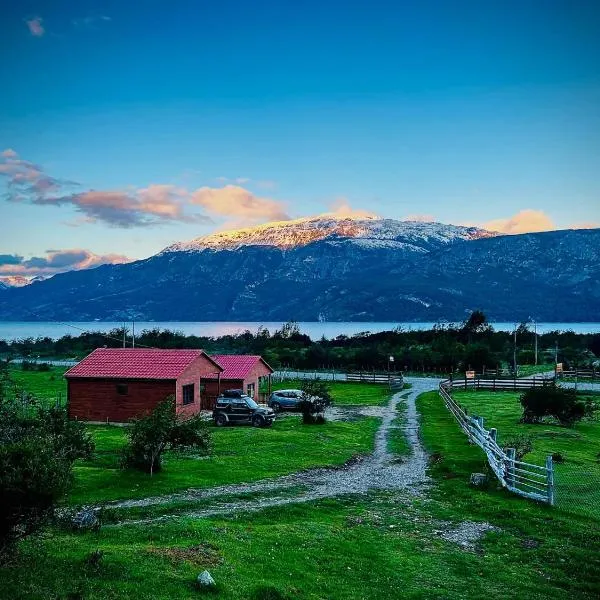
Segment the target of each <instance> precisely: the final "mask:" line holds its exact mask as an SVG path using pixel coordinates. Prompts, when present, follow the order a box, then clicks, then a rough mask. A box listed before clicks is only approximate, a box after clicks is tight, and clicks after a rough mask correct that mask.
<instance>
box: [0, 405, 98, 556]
mask: <svg viewBox="0 0 600 600" xmlns="http://www.w3.org/2000/svg"><path fill="white" fill-rule="evenodd" d="M93 450H94V445H93V442H92V440H91V438H90V436H89V434H88V433H87V432H86V430H85V426H84V425H83V424H82V423H77V422H75V421H69V419H68V417H67V413H66V411H65V410H64V409H62V408H52V409H46V408H44V407H43V406H41V405H40V404H39V403H38V402H37V401H36V400H31V401H29V402H27V404H26V405H25V404H23V403H21V402H19V401H17V400H14V399H5V400H0V505H2V510H1V511H0V553H5V552H7V551H8V549H9V548H11V547H12V545H13V543H14V542H15V541H16V540H18V539H19V538H22V537H25V536H27V535H30V534H31V533H33V532H35V531H36V530H38V529H39V528H41V527H42V526H43V525H44V524H45V523H46V521H47V520H48V519H49V518H50V517H51V516H52V514H53V511H54V506H55V504H56V502H57V501H58V500H59V499H60V498H61V497H62V496H63V495H64V494H65V493H66V491H67V490H68V488H69V485H70V483H71V479H72V466H73V463H74V461H75V460H76V459H77V458H88V457H89V456H90V455H91V453H92V452H93Z"/></svg>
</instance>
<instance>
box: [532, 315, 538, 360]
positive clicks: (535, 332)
mask: <svg viewBox="0 0 600 600" xmlns="http://www.w3.org/2000/svg"><path fill="white" fill-rule="evenodd" d="M533 335H534V336H535V364H536V366H537V364H538V359H537V354H538V345H537V344H538V342H537V323H536V322H535V321H534V322H533Z"/></svg>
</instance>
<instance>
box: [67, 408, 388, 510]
mask: <svg viewBox="0 0 600 600" xmlns="http://www.w3.org/2000/svg"><path fill="white" fill-rule="evenodd" d="M379 423H380V419H376V418H362V419H359V420H357V421H354V422H352V423H347V422H328V423H326V424H325V425H302V424H301V422H300V419H299V418H294V417H290V418H285V419H279V420H276V421H275V423H274V425H273V427H270V428H265V429H257V428H254V427H245V426H239V427H225V428H222V429H221V428H216V427H214V428H212V431H213V441H214V451H213V453H212V455H211V456H208V457H201V456H182V455H179V454H167V455H166V457H165V461H164V469H163V470H162V471H161V472H160V473H157V474H155V475H153V476H152V477H150V476H148V475H146V474H145V473H141V472H138V471H135V470H123V469H121V468H120V465H119V457H120V450H121V449H122V447H123V445H124V444H125V441H126V432H125V430H124V428H122V427H114V426H92V425H90V426H89V428H90V431H91V432H92V434H93V437H94V440H95V442H96V455H95V457H94V459H93V460H91V461H81V462H79V463H78V464H77V465H76V467H75V481H74V485H73V490H72V493H71V495H70V497H69V502H70V503H71V504H87V503H99V502H104V501H108V500H117V499H123V498H139V497H144V496H151V495H159V494H166V493H171V492H175V491H178V490H185V489H188V488H204V487H210V486H216V485H223V484H232V483H241V482H249V481H256V480H258V479H263V478H266V477H276V476H278V475H284V474H287V473H292V472H296V471H299V470H301V469H307V468H310V467H321V466H328V465H340V464H343V463H344V462H346V461H347V460H349V459H350V458H352V457H353V456H356V455H358V454H366V453H368V452H370V451H371V450H372V448H373V443H374V436H375V431H376V429H377V427H378V425H379Z"/></svg>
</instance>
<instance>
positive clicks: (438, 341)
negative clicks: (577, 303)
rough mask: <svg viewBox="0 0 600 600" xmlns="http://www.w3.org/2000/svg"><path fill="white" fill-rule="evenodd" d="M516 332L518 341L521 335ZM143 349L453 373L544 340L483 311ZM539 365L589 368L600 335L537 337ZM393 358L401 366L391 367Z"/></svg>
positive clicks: (89, 343)
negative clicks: (417, 326)
mask: <svg viewBox="0 0 600 600" xmlns="http://www.w3.org/2000/svg"><path fill="white" fill-rule="evenodd" d="M515 333H516V335H515ZM124 338H125V340H126V342H125V343H126V345H127V346H129V347H130V346H131V343H132V340H131V335H130V332H128V331H124V330H123V329H122V328H120V329H114V330H112V331H109V332H106V333H98V332H86V333H82V334H81V335H78V336H71V335H66V336H63V337H61V338H60V339H57V340H53V339H51V338H48V337H38V338H27V339H21V340H15V341H2V340H0V354H2V355H3V356H4V357H23V358H30V359H36V360H43V359H44V358H48V359H49V358H72V359H73V358H74V359H80V358H83V357H84V356H85V355H87V354H88V353H89V352H91V351H92V350H94V349H95V348H99V347H103V346H105V347H109V348H117V347H120V346H122V345H123V339H124ZM135 341H136V346H137V347H153V348H202V349H204V350H205V351H207V352H208V353H210V354H260V355H262V356H263V357H264V358H265V360H266V361H267V362H268V363H269V364H270V365H271V366H272V367H273V368H276V369H277V368H282V367H290V368H299V369H321V368H328V369H337V370H373V369H375V370H383V371H384V370H387V369H388V368H392V369H393V370H402V371H425V372H438V373H450V372H456V371H463V370H470V369H473V370H476V371H481V370H482V369H483V368H484V367H485V368H487V369H494V368H496V367H498V366H502V367H509V368H510V367H512V365H513V363H514V361H515V358H516V362H517V364H518V365H532V364H534V362H535V341H536V335H535V333H534V331H533V330H532V327H531V325H528V324H526V323H522V324H521V325H519V326H518V327H517V328H516V331H515V332H507V331H496V330H494V328H493V327H492V326H491V325H490V324H489V323H488V321H487V318H486V316H485V315H484V314H483V313H481V312H480V311H475V312H473V313H472V314H471V315H470V317H469V318H468V319H466V320H465V321H464V322H463V323H460V324H439V325H436V326H434V327H433V328H432V329H429V330H422V331H419V330H406V329H402V328H401V327H398V328H396V329H393V330H390V331H383V332H379V333H369V332H365V333H359V334H356V335H352V336H347V335H339V336H337V337H335V338H332V339H327V338H325V337H323V338H321V339H320V340H311V339H310V337H309V336H308V335H306V334H303V333H302V332H301V331H300V329H299V327H298V325H297V323H294V322H290V323H286V324H285V325H283V326H282V327H281V329H279V330H277V331H275V332H274V333H272V334H271V333H270V332H269V331H268V330H267V329H266V328H259V329H258V331H256V332H251V331H245V332H243V333H239V334H230V335H224V336H220V337H206V336H196V335H185V334H183V333H182V332H180V331H170V330H160V329H158V328H156V329H148V330H144V331H142V332H141V333H140V334H139V335H137V336H136V339H135ZM537 347H538V363H540V364H543V363H546V364H547V363H554V361H555V359H556V360H557V361H558V362H562V363H563V364H564V365H565V368H589V367H591V366H593V365H594V364H595V363H598V360H599V358H600V334H577V333H574V332H573V331H553V332H549V333H543V334H538V335H537ZM390 357H393V362H391V361H390Z"/></svg>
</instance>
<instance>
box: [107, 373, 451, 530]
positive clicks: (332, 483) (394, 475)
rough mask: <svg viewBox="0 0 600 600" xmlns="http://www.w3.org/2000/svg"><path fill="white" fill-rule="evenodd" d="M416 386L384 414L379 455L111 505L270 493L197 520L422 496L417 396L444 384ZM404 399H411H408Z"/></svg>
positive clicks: (220, 506) (227, 504) (225, 504)
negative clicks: (395, 445) (398, 422)
mask: <svg viewBox="0 0 600 600" xmlns="http://www.w3.org/2000/svg"><path fill="white" fill-rule="evenodd" d="M407 382H408V383H412V388H411V389H410V390H409V391H408V392H407V391H406V390H404V391H401V392H398V393H396V394H394V395H393V396H392V398H391V400H390V402H389V404H388V405H387V407H384V410H382V411H381V412H382V415H381V416H382V418H383V421H382V424H381V426H380V428H379V430H378V431H377V434H376V436H375V449H374V451H373V454H371V455H369V456H367V457H365V458H363V459H362V460H358V461H355V462H353V463H352V464H350V465H346V466H344V467H342V468H328V469H312V470H309V471H305V472H300V473H295V474H292V475H286V476H283V477H279V478H276V479H271V480H265V481H257V482H254V483H248V484H235V485H227V486H219V487H214V488H209V489H204V490H188V491H186V492H183V493H176V494H170V495H167V496H155V497H150V498H142V499H139V500H125V501H122V502H115V503H112V504H108V505H107V506H108V507H113V508H132V507H145V506H153V505H160V504H167V503H169V502H186V501H189V502H197V501H198V500H202V499H210V498H218V497H222V496H226V495H233V494H235V495H240V494H245V493H256V492H260V493H264V494H265V497H260V498H252V499H249V500H234V501H220V502H219V501H217V502H216V503H214V504H213V505H212V506H210V507H207V508H206V509H204V510H200V511H193V512H189V513H185V515H186V516H191V517H208V516H213V515H218V514H222V513H231V512H232V511H240V510H259V509H263V508H266V507H269V506H280V505H284V504H290V503H296V502H307V501H311V500H318V499H321V498H331V497H335V496H340V495H343V494H356V493H365V492H367V491H369V490H372V489H384V490H406V491H408V492H410V493H413V494H419V493H421V491H422V489H423V488H424V486H425V485H426V484H427V483H428V477H427V474H426V468H427V453H426V452H425V450H424V448H423V447H422V445H421V442H420V440H419V415H418V413H417V408H416V405H415V400H416V398H417V396H419V395H420V394H422V393H423V392H427V391H430V390H434V389H437V386H438V383H439V380H437V379H429V378H427V379H420V378H409V379H407ZM402 396H407V398H406V399H405V398H403V397H402ZM400 403H405V407H406V410H405V422H404V424H403V426H402V428H403V430H404V432H405V435H406V437H407V439H408V442H409V444H410V447H411V453H410V455H409V456H407V457H406V458H405V459H404V460H402V461H398V460H397V458H398V457H397V456H395V455H393V454H390V452H389V451H388V448H387V436H388V432H389V431H390V429H391V428H393V420H394V419H395V418H396V417H397V416H398V413H397V412H396V408H397V407H398V405H399V404H400ZM295 486H302V490H303V491H300V492H299V493H298V494H297V495H290V494H288V495H284V496H281V495H277V491H281V490H288V491H290V488H293V487H295ZM175 516H180V515H166V516H163V517H158V518H153V519H144V520H141V521H124V522H122V523H121V524H128V523H129V524H131V523H148V522H152V521H158V520H163V519H168V518H173V517H175Z"/></svg>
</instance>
